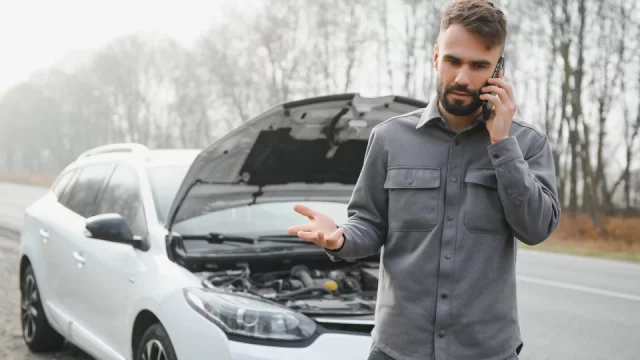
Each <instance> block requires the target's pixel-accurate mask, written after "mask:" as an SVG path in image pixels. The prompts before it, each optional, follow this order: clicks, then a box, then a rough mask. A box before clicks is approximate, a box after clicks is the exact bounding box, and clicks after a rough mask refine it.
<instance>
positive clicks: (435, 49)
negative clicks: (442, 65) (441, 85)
mask: <svg viewBox="0 0 640 360" xmlns="http://www.w3.org/2000/svg"><path fill="white" fill-rule="evenodd" d="M438 55H440V54H438V44H434V45H433V68H434V69H436V70H438Z"/></svg>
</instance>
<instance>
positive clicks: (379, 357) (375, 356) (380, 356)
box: [367, 345, 519, 360]
mask: <svg viewBox="0 0 640 360" xmlns="http://www.w3.org/2000/svg"><path fill="white" fill-rule="evenodd" d="M518 359H519V358H518V354H517V353H516V352H514V353H513V354H512V355H510V356H509V357H508V358H506V359H504V360H518ZM367 360H394V359H393V358H392V357H391V356H389V355H387V354H386V353H384V352H382V350H380V349H378V348H377V347H376V346H375V345H373V346H371V352H369V357H368V358H367Z"/></svg>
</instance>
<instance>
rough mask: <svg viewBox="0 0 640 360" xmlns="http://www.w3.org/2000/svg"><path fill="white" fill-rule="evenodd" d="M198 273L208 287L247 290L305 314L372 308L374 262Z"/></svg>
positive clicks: (357, 311)
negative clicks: (276, 269) (278, 269)
mask: <svg viewBox="0 0 640 360" xmlns="http://www.w3.org/2000/svg"><path fill="white" fill-rule="evenodd" d="M201 275H202V276H203V277H204V278H203V282H204V284H205V285H206V286H208V287H211V288H217V289H222V290H225V291H229V292H236V293H238V292H240V293H249V294H252V295H255V296H259V297H261V298H264V299H268V300H270V301H275V302H278V303H280V304H282V305H285V306H287V307H289V308H291V309H293V310H297V311H300V312H302V313H306V314H309V315H312V314H322V315H346V314H349V315H365V314H373V313H374V310H375V304H376V293H377V287H378V264H373V263H358V264H355V265H351V266H346V267H340V268H330V269H310V268H309V267H307V266H306V265H303V264H297V265H293V266H292V267H291V268H290V269H288V270H281V271H266V272H265V271H263V272H257V273H252V272H251V269H250V266H249V265H245V266H244V267H243V268H241V269H233V270H223V271H216V272H206V273H201Z"/></svg>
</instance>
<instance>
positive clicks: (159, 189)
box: [147, 164, 347, 237]
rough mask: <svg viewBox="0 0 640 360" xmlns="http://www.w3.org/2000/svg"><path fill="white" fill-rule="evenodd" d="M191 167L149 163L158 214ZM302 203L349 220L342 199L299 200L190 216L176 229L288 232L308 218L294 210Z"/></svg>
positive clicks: (229, 232) (163, 212) (164, 210)
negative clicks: (325, 200)
mask: <svg viewBox="0 0 640 360" xmlns="http://www.w3.org/2000/svg"><path fill="white" fill-rule="evenodd" d="M188 170H189V165H188V164H184V165H171V166H157V167H149V168H148V169H147V171H148V174H149V179H150V182H151V187H152V192H153V196H154V201H155V203H156V207H157V212H158V218H159V220H160V221H161V222H163V223H164V222H166V221H167V217H168V213H169V208H170V207H171V203H172V202H173V199H174V197H175V195H176V193H177V191H178V188H179V187H180V184H181V183H182V180H183V179H184V176H185V175H186V173H187V171H188ZM296 203H303V204H306V205H307V206H309V207H311V208H312V209H315V210H317V211H320V212H322V213H325V214H327V215H329V216H331V217H332V218H333V219H334V221H335V222H336V223H338V224H340V223H342V222H344V221H346V220H347V204H346V203H340V202H322V201H302V200H301V201H298V202H271V203H262V204H260V203H258V204H254V205H247V206H239V207H234V208H229V209H223V210H219V211H215V212H210V213H206V214H204V215H201V216H198V217H195V218H192V219H188V220H185V221H182V222H178V223H176V224H174V226H173V230H174V231H176V232H178V233H181V234H208V233H211V232H216V233H222V234H227V235H238V236H246V237H257V236H268V235H286V231H287V228H288V227H290V226H292V225H296V224H304V223H306V222H307V221H308V220H307V219H306V218H305V217H303V216H302V215H300V214H298V213H296V212H295V211H293V205H294V204H296Z"/></svg>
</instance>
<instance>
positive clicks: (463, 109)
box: [437, 77, 482, 116]
mask: <svg viewBox="0 0 640 360" xmlns="http://www.w3.org/2000/svg"><path fill="white" fill-rule="evenodd" d="M452 91H457V92H460V93H466V94H468V95H469V96H470V97H471V102H470V103H469V104H465V103H464V100H460V99H454V100H453V101H449V100H448V99H447V97H446V96H447V95H448V94H449V93H450V92H452ZM437 92H438V100H439V101H440V103H441V104H442V107H443V108H444V109H445V110H446V111H447V112H448V113H449V114H451V115H455V116H468V115H472V114H473V113H474V112H476V110H478V108H479V107H480V105H482V99H480V92H479V91H478V90H473V89H469V88H468V87H466V86H459V85H452V86H447V87H445V86H444V85H443V84H442V81H441V80H440V77H438V86H437Z"/></svg>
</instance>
